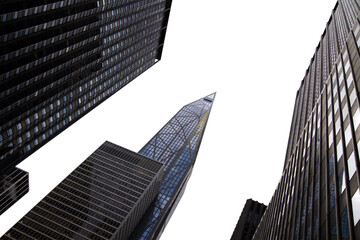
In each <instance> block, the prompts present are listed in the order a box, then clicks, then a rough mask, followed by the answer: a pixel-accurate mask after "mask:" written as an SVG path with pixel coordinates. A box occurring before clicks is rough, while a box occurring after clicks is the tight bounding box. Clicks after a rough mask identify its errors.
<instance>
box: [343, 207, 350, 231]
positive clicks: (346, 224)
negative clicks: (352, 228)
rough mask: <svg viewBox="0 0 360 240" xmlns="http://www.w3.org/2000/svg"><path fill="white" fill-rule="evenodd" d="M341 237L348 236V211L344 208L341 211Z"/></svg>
mask: <svg viewBox="0 0 360 240" xmlns="http://www.w3.org/2000/svg"><path fill="white" fill-rule="evenodd" d="M341 237H343V238H347V237H349V223H348V213H347V209H346V208H345V209H344V211H343V212H342V213H341Z"/></svg>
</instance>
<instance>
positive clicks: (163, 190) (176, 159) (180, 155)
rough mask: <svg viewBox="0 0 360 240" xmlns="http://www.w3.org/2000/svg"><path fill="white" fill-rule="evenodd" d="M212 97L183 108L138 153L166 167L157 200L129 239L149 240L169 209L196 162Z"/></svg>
mask: <svg viewBox="0 0 360 240" xmlns="http://www.w3.org/2000/svg"><path fill="white" fill-rule="evenodd" d="M211 99H212V98H208V97H207V98H206V99H200V100H198V101H195V102H193V103H191V104H189V105H186V106H184V107H183V108H182V109H181V110H180V111H179V112H178V113H177V114H176V115H175V116H174V117H173V118H172V119H171V120H170V121H169V122H168V123H167V124H166V125H165V126H164V127H163V128H162V129H161V130H160V131H159V132H158V133H157V134H156V135H155V136H154V137H153V138H152V139H151V140H150V141H149V142H148V143H147V144H146V145H145V146H144V147H143V148H142V149H141V150H140V152H139V153H140V154H142V155H144V156H146V157H149V158H152V159H154V160H156V161H158V162H161V163H163V164H165V168H164V178H163V181H162V183H161V186H160V190H159V194H158V196H157V198H156V201H154V202H153V204H152V205H151V206H150V207H149V208H148V210H147V212H146V213H145V215H144V217H143V219H142V220H141V221H140V223H139V224H138V227H137V228H136V229H135V230H134V234H133V236H131V237H130V239H151V238H152V236H153V233H154V231H156V227H157V224H158V223H159V221H160V220H161V219H162V220H163V217H164V216H165V217H166V215H167V214H168V213H169V211H170V210H172V208H173V206H172V203H173V202H174V201H176V200H178V198H179V195H180V196H181V194H180V192H181V190H182V189H183V186H184V185H185V184H184V182H185V181H186V180H187V179H188V177H189V175H190V173H191V169H192V167H193V165H194V163H195V159H196V154H197V150H198V148H199V146H200V141H201V136H202V134H203V131H204V129H205V125H206V121H207V118H208V116H209V112H210V109H211V106H212V100H211ZM134 235H135V236H134Z"/></svg>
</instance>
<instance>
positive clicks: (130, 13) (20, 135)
mask: <svg viewBox="0 0 360 240" xmlns="http://www.w3.org/2000/svg"><path fill="white" fill-rule="evenodd" d="M170 7H171V0H140V1H134V0H119V1H118V0H116V1H115V0H88V1H83V0H61V1H55V0H34V1H25V0H14V1H1V3H0V59H1V60H0V116H1V117H0V182H2V181H1V179H2V178H5V177H6V176H10V175H13V172H15V171H16V169H15V168H14V166H15V165H17V164H18V163H19V162H20V161H22V160H23V159H24V158H26V157H27V156H29V155H30V154H32V153H33V152H34V151H36V150H37V149H38V148H40V147H41V146H42V145H44V144H45V143H46V142H48V141H49V140H50V139H52V138H54V137H55V136H56V135H57V134H59V133H60V132H62V131H63V130H65V129H66V128H67V127H68V126H70V125H71V124H73V123H74V122H75V121H77V120H78V119H80V118H81V117H82V116H84V115H85V114H86V113H88V112H89V111H91V110H92V109H93V108H94V107H96V106H97V105H99V104H100V103H101V102H103V101H104V100H106V99H107V98H109V97H110V96H111V95H112V94H114V93H115V92H117V91H118V90H119V89H121V88H122V87H124V86H125V85H126V84H128V83H129V82H131V81H132V80H133V79H134V78H136V77H137V76H139V75H140V74H141V73H142V72H144V71H146V70H147V69H148V68H149V67H151V66H152V65H154V64H155V63H156V62H157V61H158V60H160V59H161V54H162V48H163V44H164V39H165V33H166V29H167V23H168V18H169V14H170ZM2 188H3V186H0V189H2Z"/></svg>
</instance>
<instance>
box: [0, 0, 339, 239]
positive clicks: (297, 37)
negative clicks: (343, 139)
mask: <svg viewBox="0 0 360 240" xmlns="http://www.w3.org/2000/svg"><path fill="white" fill-rule="evenodd" d="M335 3H336V1H334V0H332V1H328V0H316V1H314V0H302V1H291V0H287V1H285V0H274V1H269V0H267V1H265V0H258V1H241V0H240V1H239V0H225V1H221V3H220V1H218V0H217V1H215V0H196V1H194V0H181V1H179V0H174V1H173V4H172V10H171V14H170V20H169V24H168V27H169V28H168V31H167V35H166V39H165V47H164V51H163V56H162V60H161V61H160V62H159V63H158V64H156V65H155V66H153V67H152V68H151V69H149V70H148V71H147V72H145V73H144V74H143V75H141V76H140V77H138V78H137V79H135V80H134V81H133V82H131V83H130V84H129V85H128V86H126V87H125V88H123V89H121V90H120V91H119V92H118V93H117V94H115V95H114V96H113V97H111V98H110V99H109V100H107V101H106V102H105V103H103V104H101V105H100V106H99V107H97V108H96V109H95V110H93V111H92V112H91V113H89V114H88V115H86V116H85V117H83V118H82V119H81V120H80V121H78V122H76V123H75V124H74V125H73V126H71V127H70V128H68V129H67V130H66V131H64V132H63V133H62V134H60V135H59V136H58V137H56V138H55V139H54V140H52V141H51V142H49V143H48V144H46V145H45V146H44V147H42V148H41V149H40V150H39V151H37V152H36V153H34V154H33V155H32V156H30V157H29V158H28V159H26V160H25V161H23V162H22V163H21V164H20V165H19V167H20V168H22V169H24V170H26V171H29V173H30V192H29V193H28V194H27V195H26V196H25V197H23V198H22V199H21V200H20V201H18V202H17V203H16V204H15V205H14V206H13V207H12V208H10V209H9V210H8V211H7V212H5V213H4V214H3V215H2V216H0V236H2V235H3V234H4V233H6V231H7V230H8V229H9V228H10V227H12V226H13V225H14V224H15V223H16V222H17V221H18V220H19V219H20V218H21V217H22V216H23V215H25V214H26V213H27V212H28V211H29V210H30V209H31V208H32V207H33V206H34V205H35V204H36V203H37V202H39V201H40V200H41V199H42V198H43V197H44V196H45V195H46V194H47V193H48V192H50V191H51V189H53V188H54V187H55V186H56V185H57V184H58V183H59V182H60V181H61V180H62V179H64V178H65V177H66V176H67V175H68V174H69V173H70V172H71V171H72V170H73V169H75V168H76V167H77V166H78V165H79V164H80V163H81V162H82V161H84V160H85V159H86V158H87V157H88V156H89V155H90V154H91V153H92V152H93V151H94V150H95V149H96V148H97V147H99V146H100V145H101V144H102V143H103V142H104V141H105V140H109V141H111V142H114V143H116V144H118V145H120V146H123V147H125V148H128V149H130V150H133V151H138V150H140V148H141V147H142V146H143V145H145V144H146V143H147V141H148V140H150V138H151V137H152V136H153V135H154V134H156V132H157V131H158V130H160V128H161V127H162V126H163V125H164V124H165V123H166V122H167V121H168V120H169V119H170V118H171V117H172V116H173V115H174V114H175V113H176V112H177V111H178V110H179V109H180V108H181V107H182V106H183V105H185V104H188V103H190V102H192V101H195V100H197V99H199V98H201V97H204V96H206V95H208V94H210V93H213V92H215V91H216V92H217V95H216V99H215V102H214V105H213V108H212V112H211V115H210V119H209V121H208V125H207V128H206V130H205V134H204V137H203V141H202V145H201V147H200V151H199V154H198V157H197V162H196V164H195V168H194V171H193V174H192V177H191V179H190V181H189V183H188V186H187V189H186V191H185V194H184V196H183V198H182V200H181V201H180V203H179V205H178V207H177V209H176V210H175V213H174V215H173V217H172V218H171V220H170V222H169V224H168V226H167V227H166V229H165V231H164V233H163V235H162V237H161V240H177V239H181V240H184V239H189V240H192V239H197V240H198V239H201V240H202V239H206V240H208V239H215V240H218V239H230V237H231V235H232V232H233V230H234V228H235V225H236V222H237V220H238V218H239V216H240V213H241V211H242V208H243V206H244V204H245V201H246V199H248V198H252V199H254V200H257V201H259V202H262V203H264V204H266V205H267V204H268V203H269V201H270V199H271V197H272V195H273V193H274V191H275V188H276V186H277V184H278V181H279V180H280V177H281V172H282V168H283V163H284V157H285V153H286V146H287V140H288V134H289V130H290V124H291V118H292V112H293V106H294V101H295V96H296V91H297V90H298V88H299V86H300V82H301V80H302V79H303V77H304V74H305V71H306V69H307V67H308V65H309V63H310V59H311V58H312V56H313V54H314V52H315V48H316V46H317V44H318V42H319V40H320V36H321V34H322V33H323V31H324V29H325V25H326V22H327V21H328V19H329V17H330V14H331V10H332V9H333V7H334V6H335Z"/></svg>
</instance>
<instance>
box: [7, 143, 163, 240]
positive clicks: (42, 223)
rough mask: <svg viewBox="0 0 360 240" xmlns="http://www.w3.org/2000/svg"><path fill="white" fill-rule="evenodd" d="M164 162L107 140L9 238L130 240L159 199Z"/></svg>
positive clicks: (15, 227) (12, 231)
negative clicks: (143, 217) (135, 228)
mask: <svg viewBox="0 0 360 240" xmlns="http://www.w3.org/2000/svg"><path fill="white" fill-rule="evenodd" d="M163 170H164V165H163V164H161V163H159V162H156V161H154V160H151V159H148V158H146V157H144V156H141V155H139V154H136V153H134V152H131V151H129V150H126V149H124V148H121V147H119V146H117V145H115V144H112V143H110V142H105V143H104V144H103V145H102V146H100V147H99V148H98V149H97V150H96V151H95V152H94V153H93V154H91V155H90V156H89V157H88V158H87V159H86V160H85V161H84V162H83V163H81V164H80V165H79V166H78V167H77V168H76V169H75V170H74V171H73V172H72V173H70V175H69V176H67V177H66V178H65V179H64V180H63V181H62V182H61V183H60V184H59V185H58V186H57V187H55V189H54V190H52V191H51V192H50V193H49V194H48V195H47V196H46V197H45V198H43V199H42V200H41V201H40V202H39V203H38V204H37V205H36V206H35V207H34V208H33V209H31V210H30V211H29V212H28V213H27V214H26V215H25V216H24V217H23V218H22V219H21V220H20V221H19V222H18V223H17V224H15V225H14V226H13V227H12V228H11V229H10V230H9V231H8V232H7V233H6V234H5V235H4V236H3V237H2V238H4V239H22V238H31V239H65V238H71V239H127V237H128V236H129V235H130V233H131V231H132V230H133V229H134V227H135V226H136V224H137V223H138V221H139V220H140V218H141V216H142V215H143V214H144V212H145V210H146V209H147V207H148V206H149V205H150V203H151V202H152V200H153V199H154V198H155V196H156V194H157V192H158V189H159V187H160V183H161V180H162V177H163V173H164V172H163Z"/></svg>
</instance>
